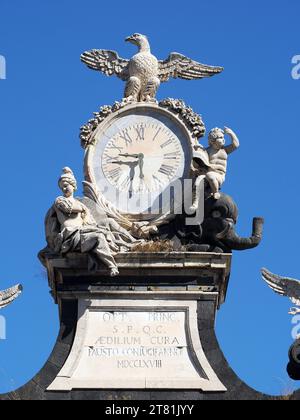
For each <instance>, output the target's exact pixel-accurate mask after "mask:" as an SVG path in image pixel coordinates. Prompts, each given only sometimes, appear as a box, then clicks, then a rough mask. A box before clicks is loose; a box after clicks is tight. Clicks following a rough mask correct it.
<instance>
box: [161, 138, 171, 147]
mask: <svg viewBox="0 0 300 420" xmlns="http://www.w3.org/2000/svg"><path fill="white" fill-rule="evenodd" d="M173 141H174V140H173V139H169V140H167V141H166V142H165V143H163V144H161V146H160V147H161V149H165V148H166V147H168V146H170V144H173Z"/></svg>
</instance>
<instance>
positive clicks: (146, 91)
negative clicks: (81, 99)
mask: <svg viewBox="0 0 300 420" xmlns="http://www.w3.org/2000/svg"><path fill="white" fill-rule="evenodd" d="M126 41H127V42H130V43H132V44H134V45H135V46H137V47H138V49H139V52H138V53H137V54H136V55H134V56H133V57H132V58H131V59H130V60H126V59H123V58H120V57H119V55H118V54H117V53H116V52H115V51H110V50H92V51H86V52H85V53H83V54H82V55H81V61H82V62H83V63H84V64H86V65H87V66H88V67H89V68H90V69H92V70H96V71H100V72H102V73H104V74H106V75H107V76H113V75H115V76H117V77H119V78H120V79H122V80H123V81H125V82H127V83H126V89H125V95H124V96H125V98H129V100H132V101H140V102H141V101H151V100H154V99H155V97H156V93H157V91H158V88H159V86H160V84H161V83H162V82H167V81H168V80H170V79H171V78H175V79H176V78H180V79H184V80H194V79H203V78H204V77H211V76H214V75H216V74H219V73H221V72H222V71H223V70H224V69H223V67H213V66H207V65H205V64H201V63H197V62H196V61H194V60H192V59H190V58H188V57H185V56H184V55H182V54H179V53H172V54H171V55H170V56H169V58H168V59H167V60H165V61H159V60H158V59H157V58H156V57H155V56H154V55H152V53H151V48H150V44H149V41H148V38H147V37H146V36H145V35H141V34H134V35H132V36H130V37H128V38H126Z"/></svg>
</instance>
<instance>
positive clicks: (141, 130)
mask: <svg viewBox="0 0 300 420" xmlns="http://www.w3.org/2000/svg"><path fill="white" fill-rule="evenodd" d="M135 131H136V133H137V139H136V141H144V140H145V126H144V125H143V124H140V125H138V126H137V127H135Z"/></svg>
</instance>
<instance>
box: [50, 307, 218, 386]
mask: <svg viewBox="0 0 300 420" xmlns="http://www.w3.org/2000/svg"><path fill="white" fill-rule="evenodd" d="M83 303H84V302H81V311H80V312H81V314H79V315H80V317H79V321H78V325H79V328H78V331H77V336H76V339H75V342H74V345H73V349H72V352H71V354H70V356H69V359H68V361H67V363H66V365H65V367H64V368H63V370H62V371H61V373H60V374H59V376H58V377H57V378H56V380H55V381H54V383H53V384H52V385H51V386H50V388H49V390H66V389H68V390H71V389H86V388H89V389H116V388H118V389H141V388H144V389H201V390H207V391H212V390H213V391H224V390H225V388H224V386H223V385H222V384H221V383H220V381H219V380H218V378H217V377H216V375H215V373H214V372H213V370H212V368H211V367H210V365H209V363H208V361H207V359H206V357H205V355H204V352H203V350H202V346H201V343H200V339H199V334H197V332H198V331H197V325H195V321H196V319H197V313H196V307H197V306H196V305H193V302H176V303H175V302H170V301H161V302H153V303H151V302H149V301H148V302H147V303H145V302H138V304H139V305H138V304H137V301H119V302H118V301H109V302H108V301H101V302H99V301H98V302H96V301H95V302H92V303H91V302H85V305H84V304H83ZM138 306H140V307H138ZM145 306H146V307H145ZM114 307H115V309H114ZM195 329H196V330H195Z"/></svg>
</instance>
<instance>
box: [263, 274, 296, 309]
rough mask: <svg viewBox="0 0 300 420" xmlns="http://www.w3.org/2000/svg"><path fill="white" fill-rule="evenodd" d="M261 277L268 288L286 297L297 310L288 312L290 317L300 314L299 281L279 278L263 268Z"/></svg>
mask: <svg viewBox="0 0 300 420" xmlns="http://www.w3.org/2000/svg"><path fill="white" fill-rule="evenodd" d="M262 276H263V279H264V281H265V282H266V283H267V284H268V286H269V287H270V288H271V289H272V290H273V291H274V292H276V293H278V294H279V295H281V296H287V297H288V298H290V300H291V301H292V302H293V304H294V305H296V306H297V308H292V309H291V310H290V315H297V314H299V313H300V281H299V280H294V279H290V278H287V277H280V276H277V275H275V274H272V273H271V272H270V271H268V270H266V269H265V268H263V269H262Z"/></svg>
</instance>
